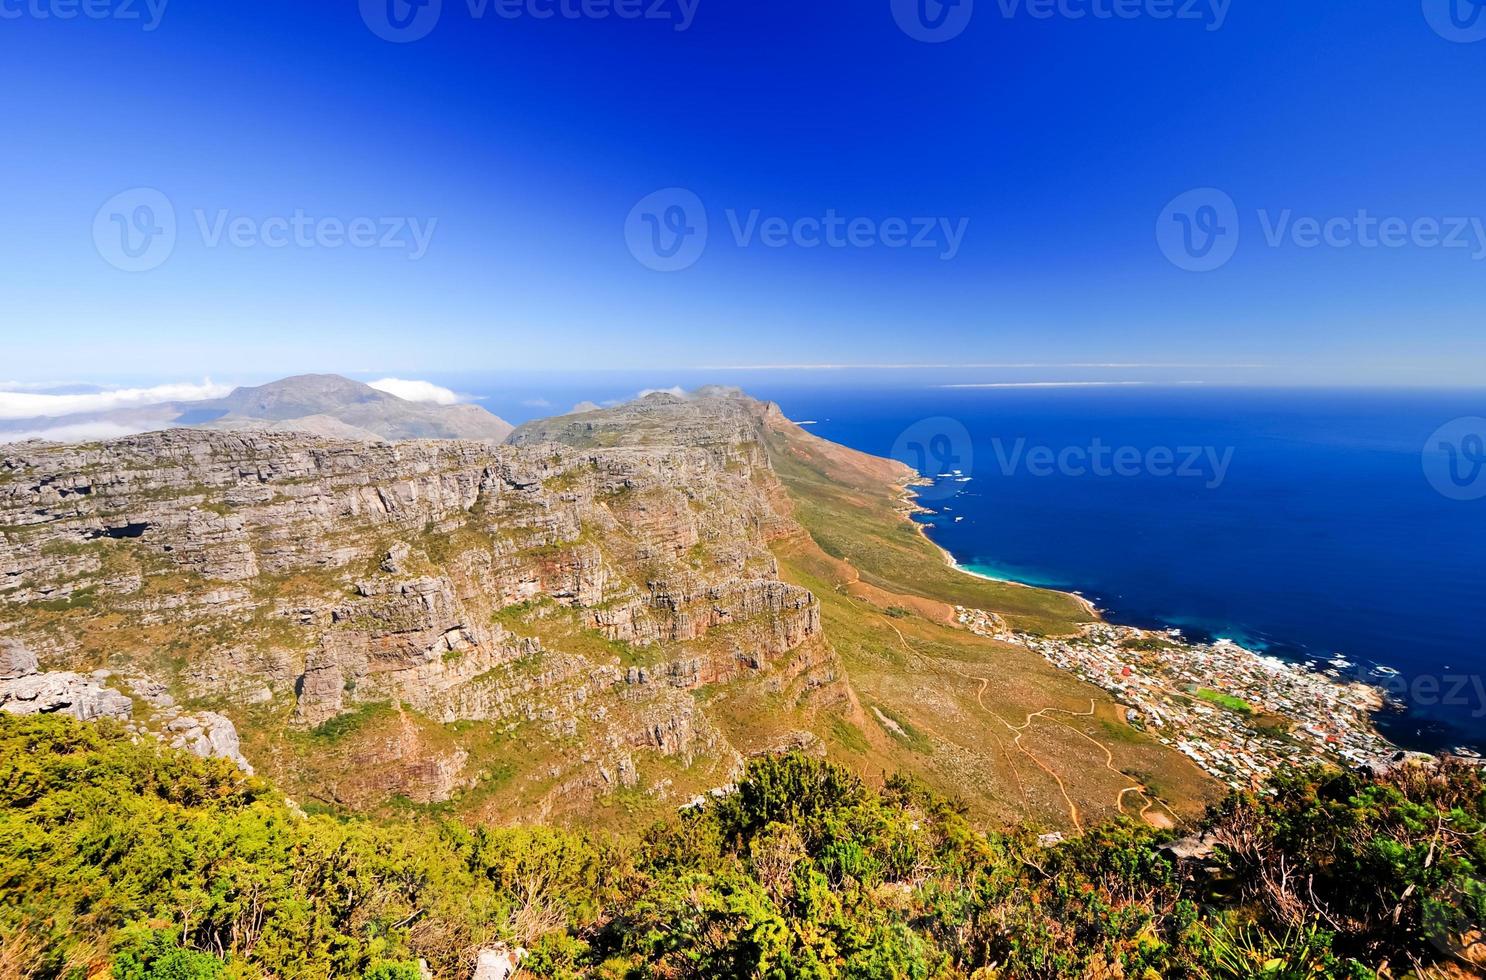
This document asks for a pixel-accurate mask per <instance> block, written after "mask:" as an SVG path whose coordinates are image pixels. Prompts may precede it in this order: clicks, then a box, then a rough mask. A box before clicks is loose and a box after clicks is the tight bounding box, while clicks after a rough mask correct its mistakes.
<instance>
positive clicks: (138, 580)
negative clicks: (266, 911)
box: [0, 398, 848, 814]
mask: <svg viewBox="0 0 1486 980" xmlns="http://www.w3.org/2000/svg"><path fill="white" fill-rule="evenodd" d="M660 407H661V406H659V405H654V404H652V405H648V406H646V405H643V404H642V405H641V406H640V408H639V410H638V412H637V418H636V419H633V420H630V421H629V422H625V421H624V420H623V419H620V420H619V421H617V422H610V421H607V419H612V418H613V417H614V416H612V415H606V416H605V418H603V419H600V418H595V419H594V420H592V421H593V422H604V425H602V426H599V427H596V428H595V430H594V431H595V433H596V435H595V438H593V439H582V438H577V437H575V434H574V432H573V431H570V430H569V429H568V425H569V421H567V420H559V424H557V425H555V426H554V427H553V429H551V430H537V429H536V428H534V427H533V428H528V429H527V430H526V431H524V432H518V433H517V435H516V437H514V438H513V442H514V443H515V444H514V445H506V446H498V445H495V444H492V443H485V442H459V441H451V442H434V441H410V442H399V443H367V442H350V441H337V440H333V439H322V438H314V437H310V436H304V435H297V434H272V433H252V432H245V433H234V432H212V431H198V430H183V429H177V430H171V431H167V432H157V433H147V434H144V435H140V436H135V437H131V438H127V439H122V440H119V441H116V442H111V443H107V444H102V445H92V446H82V447H60V446H38V445H23V446H17V447H9V448H7V449H5V450H4V455H3V456H0V596H3V609H0V633H3V635H4V637H6V638H7V639H10V640H13V641H20V642H24V643H25V644H26V645H27V646H28V647H29V648H30V649H32V650H34V651H36V653H37V654H38V656H39V658H40V661H41V665H42V667H43V668H44V669H46V670H54V671H60V670H69V671H75V672H88V671H100V670H105V669H107V670H111V671H118V672H125V671H127V672H129V673H131V674H133V675H138V676H143V677H146V678H149V679H151V681H152V682H153V683H159V684H162V685H164V687H165V688H166V689H168V690H169V691H170V692H171V694H172V695H173V697H174V698H176V699H179V700H180V702H181V703H182V704H183V705H185V706H189V707H192V708H197V709H212V710H215V711H220V712H221V713H222V714H224V715H227V716H229V717H231V718H232V719H233V720H234V721H235V722H236V723H237V727H238V729H239V730H240V731H241V732H242V736H243V751H244V754H246V755H247V756H248V758H249V759H250V761H252V762H253V763H254V764H256V765H258V767H259V768H260V770H262V769H266V770H267V771H269V772H270V773H271V774H273V775H274V776H275V777H277V778H283V779H286V780H287V781H288V782H289V783H290V784H291V785H292V786H294V787H295V789H296V791H298V792H303V793H306V794H309V795H311V796H317V797H321V798H324V799H326V800H330V801H334V802H340V803H346V804H350V805H358V806H369V805H375V804H377V803H380V802H383V801H385V800H387V799H390V798H392V797H394V796H398V795H403V796H407V797H409V798H412V799H414V800H424V801H437V800H443V799H448V798H450V797H452V796H455V795H459V796H461V797H462V798H464V799H466V800H467V801H474V802H473V803H471V805H481V806H488V807H491V808H495V807H497V806H505V805H510V804H513V803H517V802H519V803H520V804H521V805H524V806H530V805H536V806H537V807H538V808H539V809H540V810H542V811H544V812H546V813H548V814H556V813H561V812H563V811H566V810H571V809H574V808H581V807H582V806H584V805H586V804H585V801H589V800H592V799H594V798H599V797H603V796H604V795H605V794H606V793H610V792H611V791H613V790H616V789H625V788H629V789H636V790H644V791H647V792H649V793H651V794H652V795H654V796H656V797H657V798H659V799H671V798H685V797H686V796H688V795H690V794H692V793H694V792H696V791H698V790H699V789H705V788H706V787H708V786H712V785H717V784H718V783H720V782H725V781H727V779H728V778H729V776H730V774H731V772H732V771H733V770H734V769H735V767H736V766H737V764H738V761H739V759H740V758H741V755H742V754H743V753H746V752H748V751H752V750H754V749H756V748H759V747H760V746H759V745H754V744H748V742H749V739H748V738H747V737H739V735H738V734H737V733H736V731H735V732H734V734H733V735H732V736H731V737H728V736H724V735H723V734H722V731H721V730H720V729H719V727H718V726H717V725H716V724H714V722H713V720H712V718H711V716H710V714H709V710H708V705H707V697H709V696H710V695H708V694H707V692H709V691H712V690H713V689H715V688H717V687H719V686H721V687H725V688H729V689H730V691H731V692H732V693H731V694H730V695H729V696H730V697H732V698H733V700H734V701H736V700H737V698H738V697H743V698H744V699H745V700H747V698H748V697H752V696H753V693H757V694H758V696H759V697H764V696H766V695H767V696H768V697H770V698H773V699H775V700H776V701H777V702H779V703H781V704H785V705H787V710H786V711H785V712H784V713H785V714H786V715H788V714H789V713H790V712H800V713H803V714H805V715H808V714H809V713H810V712H811V711H812V710H813V707H814V706H815V705H816V704H821V703H829V702H831V701H833V700H840V699H842V698H844V697H847V696H848V695H847V694H846V693H845V690H844V683H843V682H842V681H841V680H840V672H839V670H838V669H837V667H836V665H835V662H834V658H833V655H832V654H831V653H830V652H829V650H828V648H827V647H826V646H825V645H824V643H823V642H822V641H821V637H820V630H821V626H820V612H819V604H818V603H817V601H816V599H815V597H814V596H812V595H811V594H810V593H809V592H808V591H806V590H805V589H802V588H799V587H797V586H792V585H789V584H786V583H784V582H782V581H781V580H780V578H779V572H778V568H777V566H776V563H775V560H774V557H773V556H772V554H771V553H770V551H769V547H768V546H769V543H770V541H771V540H772V539H775V538H777V537H779V536H780V535H784V534H789V533H791V529H792V526H793V525H792V522H791V521H790V520H789V519H788V518H787V517H786V516H784V515H782V514H781V513H780V512H779V510H778V508H777V507H776V506H775V504H774V501H775V500H776V499H777V496H778V485H777V480H776V479H775V477H774V474H773V472H772V471H771V470H770V469H769V466H768V462H767V457H766V456H765V454H764V452H763V449H762V446H761V435H760V430H759V428H758V426H759V425H760V424H761V423H762V419H763V414H764V412H765V409H764V408H763V406H760V405H758V404H757V403H754V402H751V401H747V400H744V399H738V398H714V399H707V400H705V403H702V404H700V407H697V408H693V407H691V406H682V407H681V409H680V410H677V407H676V406H674V405H667V406H665V408H666V411H663V412H659V413H656V412H652V411H649V409H657V408H660ZM620 414H621V415H622V414H623V413H620ZM554 440H561V441H563V442H566V443H568V445H559V444H557V442H556V441H554ZM100 676H101V675H100ZM739 692H742V693H741V694H739ZM141 710H142V711H144V712H145V714H146V715H148V713H149V706H148V705H147V704H142V705H141ZM148 720H149V719H148V718H145V720H144V721H145V722H146V723H147V722H148ZM763 737H764V736H763V735H760V738H763ZM481 801H484V802H483V803H482V802H481Z"/></svg>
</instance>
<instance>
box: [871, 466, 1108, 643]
mask: <svg viewBox="0 0 1486 980" xmlns="http://www.w3.org/2000/svg"><path fill="white" fill-rule="evenodd" d="M932 482H933V481H931V480H928V479H926V478H925V477H923V476H917V475H916V476H915V477H914V478H913V479H911V480H908V481H906V482H905V483H903V484H902V485H901V488H900V490H899V493H898V499H899V501H901V502H902V503H903V505H904V506H903V508H902V512H903V519H904V520H905V521H907V522H908V524H909V525H910V526H912V527H913V528H914V529H915V530H916V531H918V533H919V534H920V535H922V536H923V539H924V540H925V541H927V542H928V543H929V544H931V545H933V546H934V547H935V548H936V549H937V550H938V552H939V554H940V555H941V556H942V557H943V558H944V563H945V564H946V565H948V566H949V567H950V568H953V569H954V570H955V571H957V572H959V573H960V574H962V575H971V576H974V577H975V578H978V579H983V580H985V581H987V582H995V583H996V584H998V585H1010V586H1015V587H1016V588H1019V589H1034V590H1036V591H1038V592H1050V593H1053V594H1055V595H1061V596H1067V597H1068V598H1069V599H1072V600H1073V601H1074V602H1076V603H1078V604H1079V605H1080V606H1081V607H1083V610H1084V611H1085V612H1086V613H1088V615H1089V618H1090V619H1091V620H1092V621H1093V622H1096V623H1102V622H1104V615H1103V613H1101V612H1100V611H1099V607H1098V606H1096V605H1094V603H1093V602H1092V601H1090V600H1089V599H1088V598H1087V597H1086V596H1081V595H1079V594H1078V593H1076V592H1066V591H1064V590H1062V589H1050V588H1048V587H1047V586H1043V585H1031V584H1029V583H1027V582H1018V581H1016V580H1015V579H1009V578H997V577H996V576H994V575H987V574H985V573H984V572H977V571H975V570H974V569H971V568H966V567H965V566H964V565H962V564H960V560H959V559H958V558H956V557H955V556H954V555H953V554H952V553H951V552H950V550H949V549H948V548H946V547H944V545H942V544H940V543H939V542H938V541H935V540H934V538H933V536H932V535H930V534H929V528H930V527H931V526H932V525H928V524H922V523H920V522H918V521H915V520H914V519H913V515H914V514H934V515H937V511H933V510H930V509H929V508H928V507H925V506H924V505H923V504H921V503H919V501H918V498H917V497H916V496H915V495H914V492H913V488H914V487H922V486H929V485H931V484H932Z"/></svg>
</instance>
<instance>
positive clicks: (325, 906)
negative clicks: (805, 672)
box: [0, 715, 1486, 980]
mask: <svg viewBox="0 0 1486 980" xmlns="http://www.w3.org/2000/svg"><path fill="white" fill-rule="evenodd" d="M1483 814H1486V794H1483V785H1482V782H1481V778H1480V775H1479V773H1477V772H1476V771H1474V770H1467V769H1464V768H1459V769H1448V770H1442V771H1439V772H1431V771H1428V770H1422V769H1418V770H1406V771H1403V772H1401V773H1398V774H1395V775H1391V776H1389V777H1386V778H1384V779H1376V780H1375V779H1366V778H1363V777H1361V776H1356V775H1350V774H1344V773H1337V772H1333V771H1322V770H1316V771H1312V772H1306V773H1296V774H1291V775H1288V776H1285V777H1283V778H1281V779H1278V780H1276V783H1275V785H1274V788H1273V795H1235V796H1233V797H1231V798H1230V799H1229V800H1227V801H1226V802H1225V803H1224V804H1223V805H1222V806H1220V807H1218V808H1215V810H1214V812H1213V813H1212V814H1211V816H1210V824H1211V829H1212V831H1213V832H1214V834H1215V835H1216V837H1217V839H1218V841H1219V842H1220V844H1221V845H1222V847H1221V850H1220V854H1219V858H1218V871H1217V873H1216V874H1214V875H1199V876H1198V877H1197V878H1196V879H1195V880H1194V879H1191V878H1188V877H1185V876H1184V875H1183V873H1181V872H1180V871H1179V869H1178V868H1177V867H1176V866H1175V865H1174V864H1173V863H1172V861H1171V860H1169V859H1168V858H1167V857H1166V856H1164V855H1163V853H1162V851H1161V844H1162V841H1163V839H1162V837H1161V836H1160V835H1159V834H1158V833H1156V832H1154V831H1152V830H1150V829H1148V828H1145V827H1141V826H1137V825H1135V824H1133V823H1131V822H1117V823H1113V824H1110V825H1108V826H1105V827H1103V828H1100V829H1098V830H1096V831H1094V832H1091V833H1089V834H1087V835H1085V836H1083V837H1081V838H1079V839H1077V840H1074V841H1070V842H1068V843H1067V844H1065V845H1063V846H1060V847H1056V848H1050V849H1049V848H1040V847H1038V846H1037V845H1036V842H1035V839H1033V837H1032V835H1031V833H1030V832H1011V833H992V834H984V833H980V832H978V831H976V830H975V829H974V828H973V827H971V826H970V824H969V823H968V822H967V821H966V820H965V818H964V816H963V813H962V812H961V811H960V810H959V809H958V808H957V807H956V806H955V805H954V804H952V803H950V802H947V801H945V800H942V799H940V798H937V797H935V796H934V795H932V794H930V793H929V792H927V791H925V790H924V789H922V788H921V787H919V786H917V785H915V784H913V783H912V782H910V781H908V780H904V779H893V780H890V781H889V782H888V784H887V785H886V786H885V787H883V788H882V789H881V790H877V789H873V788H870V787H868V786H866V785H865V784H864V783H863V782H862V781H861V780H860V779H858V778H857V777H856V776H854V775H852V774H851V773H848V772H846V771H845V770H843V769H840V768H838V767H835V766H832V765H829V764H827V763H824V762H820V761H816V760H813V759H809V758H806V757H803V756H798V755H789V756H780V757H771V758H763V759H757V760H754V761H753V762H752V763H751V764H750V766H749V770H748V773H747V778H746V779H745V780H744V781H743V782H742V784H741V785H740V787H739V790H738V792H737V793H735V794H732V795H730V796H728V797H726V798H724V799H722V800H719V801H716V802H715V803H713V804H710V805H709V806H708V807H706V808H705V809H701V810H699V811H695V812H691V813H687V814H684V815H681V816H678V817H677V818H676V819H674V820H672V821H669V822H667V823H665V824H663V825H658V826H656V827H655V828H653V829H652V830H651V831H650V832H649V833H647V834H645V835H643V838H642V839H639V840H620V839H615V838H610V837H607V836H601V835H591V834H584V833H578V832H568V831H558V830H551V829H544V828H527V829H488V828H476V829H469V828H466V827H463V826H460V825H458V824H453V823H435V822H431V821H427V822H420V821H400V822H382V823H377V822H371V821H367V820H361V819H339V818H335V817H330V816H309V817H307V816H304V815H302V814H300V813H299V812H298V811H297V810H296V809H295V808H294V807H293V806H292V804H290V803H288V802H287V801H286V800H284V799H283V798H282V797H281V796H280V795H279V794H277V793H276V792H274V791H273V790H272V789H271V788H270V787H268V786H267V785H265V784H264V783H263V782H262V781H261V780H258V779H254V778H251V777H245V776H243V775H242V774H241V773H240V772H238V771H237V770H236V769H234V768H233V767H231V766H230V765H228V764H226V763H222V762H217V761H203V760H199V759H196V758H194V757H190V756H186V755H182V754H180V753H176V752H172V751H169V750H166V749H164V748H162V747H161V746H159V745H158V744H157V743H155V742H153V741H148V740H144V741H140V742H137V743H136V742H134V741H132V740H131V738H130V736H128V735H127V734H126V733H125V732H124V731H123V730H122V729H120V728H118V727H117V726H114V725H110V724H107V723H102V724H98V725H81V724H77V723H75V722H71V721H69V720H66V719H60V718H17V717H12V716H7V715H0V980H9V978H53V977H61V978H68V980H72V978H79V980H80V978H83V977H86V976H93V977H97V976H99V975H101V973H102V971H103V969H104V968H105V967H108V968H111V971H112V976H113V977H115V978H116V980H218V978H220V980H266V978H270V977H273V978H285V980H288V978H295V980H298V978H308V980H316V978H330V977H348V978H366V980H415V978H416V977H418V976H419V968H418V965H417V961H418V960H419V959H423V960H426V961H427V963H428V966H429V968H430V969H431V970H432V972H433V973H434V975H435V976H437V977H441V978H451V977H459V978H464V977H467V976H469V975H470V972H471V970H472V967H473V954H474V952H475V951H476V950H478V949H479V948H481V947H482V946H484V945H488V944H491V943H494V942H498V941H504V942H509V943H513V944H521V945H523V946H525V947H526V948H527V949H528V950H529V951H530V955H529V957H528V958H527V960H526V962H525V965H524V969H523V974H524V975H530V976H534V977H551V978H589V977H593V978H610V980H621V978H682V977H698V978H701V977H707V978H714V977H738V978H742V977H758V978H779V980H784V978H819V980H831V978H842V980H931V978H932V980H939V978H945V980H951V978H975V980H991V978H1013V977H1015V978H1020V977H1027V978H1065V977H1066V978H1073V977H1078V978H1121V977H1123V978H1132V980H1136V978H1138V980H1151V978H1187V977H1191V978H1234V980H1238V978H1245V980H1247V978H1252V977H1272V978H1277V980H1279V978H1292V977H1294V978H1313V977H1314V978H1327V977H1347V978H1367V977H1379V976H1402V975H1405V974H1406V973H1408V972H1409V971H1410V970H1417V969H1418V968H1419V965H1421V964H1429V963H1435V962H1449V961H1453V962H1455V963H1457V964H1462V965H1463V964H1464V963H1466V962H1467V961H1469V960H1471V959H1472V958H1474V957H1476V956H1477V954H1478V953H1479V952H1480V950H1478V949H1476V948H1473V947H1472V945H1471V943H1472V942H1473V941H1475V940H1476V939H1478V938H1479V935H1480V932H1479V928H1480V926H1479V924H1480V923H1481V922H1482V921H1483V918H1486V916H1483V912H1486V908H1483V901H1486V887H1483V882H1482V871H1481V869H1482V868H1483V867H1486V850H1483V848H1486V833H1483V829H1482V828H1483Z"/></svg>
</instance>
